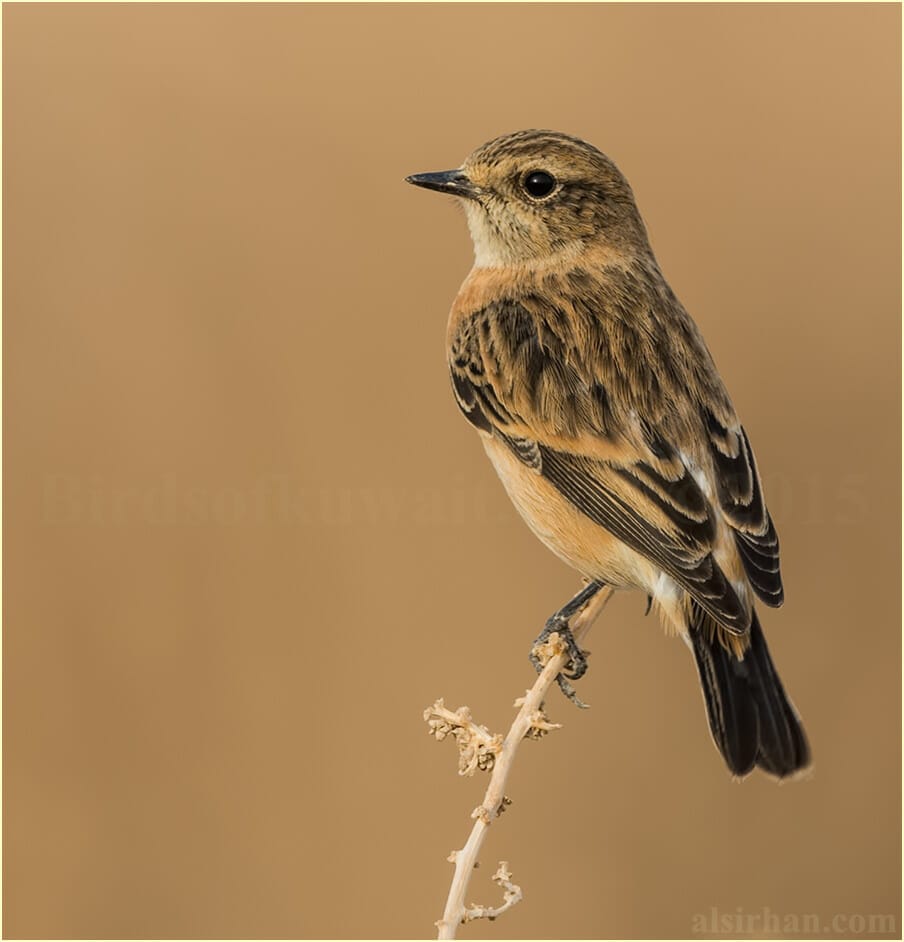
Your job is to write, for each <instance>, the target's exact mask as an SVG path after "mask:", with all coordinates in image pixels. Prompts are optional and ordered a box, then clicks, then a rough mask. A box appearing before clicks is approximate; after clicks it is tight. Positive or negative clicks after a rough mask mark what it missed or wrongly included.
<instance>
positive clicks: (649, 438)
mask: <svg viewBox="0 0 904 942" xmlns="http://www.w3.org/2000/svg"><path fill="white" fill-rule="evenodd" d="M547 326H548V325H547ZM450 369H451V374H452V385H453V388H454V390H455V395H456V398H457V400H458V404H459V406H460V408H461V410H462V412H463V413H464V414H465V416H466V417H467V418H468V420H469V421H470V422H471V423H472V424H473V425H474V426H476V427H477V428H478V429H480V430H482V431H483V432H485V433H487V434H490V435H494V436H496V437H498V438H499V439H500V440H501V441H503V442H505V443H506V444H507V445H508V447H509V448H510V449H511V451H512V452H513V453H514V454H515V455H516V456H517V457H518V459H519V460H520V461H521V462H522V463H523V464H524V465H526V466H527V467H528V468H530V469H531V470H532V471H534V472H535V473H536V474H538V475H541V476H542V477H543V478H545V479H546V480H547V481H549V483H550V484H552V485H553V486H554V487H555V488H556V489H557V490H558V491H559V493H560V494H562V496H563V497H565V498H566V499H567V500H568V501H569V502H570V503H571V504H573V505H574V506H575V507H577V508H578V510H580V511H581V512H582V513H583V514H585V515H586V516H587V517H588V518H589V519H591V520H593V521H594V522H595V523H597V524H599V526H601V527H603V528H604V529H606V530H607V531H608V532H610V533H612V534H613V535H614V536H616V537H617V538H618V539H620V540H621V541H622V542H624V543H625V544H627V545H628V546H630V547H631V548H632V549H634V550H636V551H637V552H638V553H640V554H641V555H642V556H644V557H645V558H646V559H648V560H650V561H651V562H653V563H654V564H656V565H657V566H659V567H660V568H661V569H662V570H663V571H664V572H666V573H667V574H668V575H670V576H671V577H672V578H673V579H674V580H675V581H676V582H677V583H678V584H679V585H681V586H682V587H683V588H685V589H686V590H687V592H688V593H689V594H690V595H691V596H692V597H693V598H694V599H696V600H697V602H698V603H699V604H700V605H701V606H702V607H703V608H704V609H705V610H706V611H708V612H709V613H710V614H711V615H712V616H713V617H714V618H715V619H716V621H718V622H719V624H721V625H723V626H724V627H725V628H726V629H727V630H728V631H730V632H732V633H736V634H743V633H745V632H746V631H747V630H748V629H749V625H750V613H749V610H747V609H746V607H745V606H744V605H743V604H742V603H741V601H740V600H739V598H738V596H737V594H736V592H735V590H734V588H733V587H732V585H731V583H730V582H729V580H728V579H727V578H726V576H725V574H724V573H723V572H722V570H721V569H720V568H719V566H718V564H717V563H716V561H715V559H714V558H713V548H714V543H715V538H716V521H715V514H716V513H717V512H718V511H716V510H715V508H713V507H712V506H711V504H710V503H709V501H708V500H707V498H706V495H705V494H704V493H703V491H702V490H701V488H700V485H699V484H698V482H697V480H696V479H695V476H694V474H693V469H691V468H689V467H688V466H687V464H686V463H685V461H684V459H683V458H682V457H681V454H680V451H679V449H678V448H676V447H674V446H673V445H671V444H669V442H668V441H666V440H664V439H663V438H662V437H661V436H659V435H658V434H651V433H650V430H649V429H646V435H645V438H646V444H645V445H640V446H639V445H638V444H637V440H636V438H635V440H634V441H627V440H625V441H623V442H622V443H621V444H620V445H617V446H615V447H612V448H610V449H609V450H608V451H606V450H605V449H603V450H601V448H600V443H601V441H602V440H603V439H604V438H605V437H606V435H605V429H606V427H607V426H606V423H607V422H608V423H609V429H610V433H612V432H613V431H614V429H613V426H612V410H613V408H616V407H617V406H618V404H617V403H613V402H612V401H611V397H610V396H609V393H608V390H607V388H606V384H605V383H604V382H603V381H602V379H603V378H602V377H601V376H599V375H590V374H588V372H587V370H586V369H584V368H582V366H581V363H580V361H579V359H578V358H577V357H574V356H571V355H570V353H569V351H568V350H567V349H563V348H562V340H561V337H560V336H558V335H557V334H556V333H555V332H549V333H548V334H547V333H546V332H545V331H544V325H543V324H542V323H540V322H538V321H537V319H536V318H535V317H534V316H533V315H532V314H531V312H529V311H527V310H526V309H525V308H524V307H523V306H522V305H520V304H519V303H517V302H496V303H494V304H493V305H491V306H490V307H489V308H484V309H482V310H481V311H479V312H476V313H475V314H474V315H473V316H472V317H470V318H464V319H462V320H461V321H460V322H459V324H458V325H457V329H456V331H455V332H454V333H453V335H452V336H451V338H450ZM635 424H636V423H635ZM609 438H610V439H614V435H613V434H610V435H609ZM740 512H741V511H740V510H737V513H739V514H740ZM739 532H740V531H739Z"/></svg>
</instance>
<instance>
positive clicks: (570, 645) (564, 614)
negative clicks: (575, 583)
mask: <svg viewBox="0 0 904 942" xmlns="http://www.w3.org/2000/svg"><path fill="white" fill-rule="evenodd" d="M603 585H604V583H602V582H591V583H589V584H588V585H586V586H584V588H583V589H581V591H580V592H578V594H577V595H576V596H575V597H574V598H573V599H572V600H571V601H570V602H567V603H566V604H565V605H563V606H562V607H561V608H560V609H559V610H558V611H557V612H556V613H555V615H552V616H550V618H549V619H548V620H547V622H546V627H545V628H544V629H543V630H542V631H541V632H540V634H539V636H538V637H537V639H536V641H534V644H533V647H532V648H531V653H530V662H531V664H533V665H534V669H535V670H536V671H537V673H538V674H539V673H540V671H542V670H543V664H541V663H540V658H539V657H537V655H536V654H535V653H534V651H535V650H536V648H537V647H538V646H539V645H541V644H544V643H545V642H546V641H547V639H548V638H549V636H550V635H551V634H554V633H555V634H558V635H559V637H560V638H561V639H562V640H563V641H564V642H565V646H566V649H567V651H568V656H569V658H570V661H569V663H568V672H567V673H566V672H564V671H563V672H562V673H561V674H559V676H558V677H556V681H557V682H558V684H559V687H560V688H561V690H562V693H564V694H565V696H566V697H568V699H569V700H572V701H574V702H575V703H579V702H580V701H578V700H577V698H576V697H575V693H574V690H573V689H572V687H571V684H569V683H568V681H569V680H579V679H580V678H581V677H583V676H584V674H585V673H586V671H587V655H586V654H584V652H583V651H582V650H581V648H580V647H579V645H578V643H577V641H575V640H574V635H573V634H572V633H571V627H570V625H569V622H570V620H571V618H572V617H573V616H574V615H576V614H577V613H578V612H579V611H580V610H581V609H582V608H583V607H584V606H585V605H586V604H587V603H588V602H589V601H590V600H591V599H592V598H593V596H594V595H596V594H597V592H599V591H600V589H602V588H603Z"/></svg>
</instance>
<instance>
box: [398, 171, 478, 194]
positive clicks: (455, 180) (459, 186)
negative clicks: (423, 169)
mask: <svg viewBox="0 0 904 942" xmlns="http://www.w3.org/2000/svg"><path fill="white" fill-rule="evenodd" d="M405 182H406V183H413V184H414V185H415V186H422V187H424V188H425V189H427V190H437V191H438V192H440V193H448V194H449V195H450V196H461V197H464V198H465V199H475V198H476V196H477V187H475V186H474V184H473V183H471V181H470V180H469V179H468V178H467V177H466V176H465V175H464V174H463V173H462V172H461V170H443V171H442V172H440V173H415V174H413V175H412V176H410V177H405Z"/></svg>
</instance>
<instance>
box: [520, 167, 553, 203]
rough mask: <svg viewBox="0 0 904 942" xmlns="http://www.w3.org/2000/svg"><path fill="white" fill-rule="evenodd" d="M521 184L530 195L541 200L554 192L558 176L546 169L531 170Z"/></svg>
mask: <svg viewBox="0 0 904 942" xmlns="http://www.w3.org/2000/svg"><path fill="white" fill-rule="evenodd" d="M521 185H522V186H523V187H524V189H525V191H526V192H527V195H528V196H532V197H533V198H534V199H535V200H539V199H542V198H543V197H544V196H549V194H550V193H552V191H553V190H554V189H555V186H556V178H555V177H554V176H552V174H549V173H547V172H546V171H545V170H531V172H530V173H529V174H527V176H526V177H525V178H524V180H523V181H522V184H521Z"/></svg>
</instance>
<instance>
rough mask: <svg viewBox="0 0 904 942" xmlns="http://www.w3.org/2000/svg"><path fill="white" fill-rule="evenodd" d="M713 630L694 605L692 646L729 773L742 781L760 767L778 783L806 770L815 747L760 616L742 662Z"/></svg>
mask: <svg viewBox="0 0 904 942" xmlns="http://www.w3.org/2000/svg"><path fill="white" fill-rule="evenodd" d="M713 628H714V626H713V625H711V624H709V616H708V615H706V614H705V613H704V612H702V610H700V609H698V608H697V606H696V605H695V606H694V612H693V624H692V625H691V630H690V637H691V643H692V646H693V651H694V657H695V658H696V660H697V670H698V671H699V673H700V683H701V684H702V686H703V697H704V699H705V700H706V713H707V716H708V717H709V728H710V731H711V732H712V734H713V739H714V740H715V742H716V745H717V746H718V747H719V752H721V753H722V756H723V757H724V759H725V762H726V763H727V764H728V768H729V769H731V771H732V773H733V774H734V775H739V776H740V775H746V774H747V773H748V772H750V771H751V770H752V769H753V767H754V766H759V767H760V768H761V769H763V770H764V771H765V772H768V773H769V774H770V775H775V776H777V777H778V778H784V777H785V776H787V775H791V774H792V773H794V772H797V771H798V770H800V769H803V768H805V767H806V766H807V765H809V764H810V746H809V744H808V743H807V737H806V734H805V733H804V730H803V726H801V722H800V718H799V717H798V715H797V713H796V712H795V710H794V707H793V706H792V705H791V702H790V701H789V700H788V697H787V696H786V695H785V691H784V688H783V687H782V682H781V681H780V680H779V679H778V674H777V673H776V671H775V667H774V666H773V664H772V658H771V657H769V649H768V648H767V647H766V639H765V638H764V637H763V629H762V628H760V623H759V620H758V619H757V617H756V613H755V612H754V615H753V622H752V624H751V626H750V647H749V648H748V649H747V651H746V653H745V654H744V659H743V660H740V661H739V660H738V659H737V657H736V656H735V655H734V654H732V653H731V652H730V651H727V650H726V649H725V648H724V647H723V646H722V644H720V643H719V640H718V638H717V637H716V634H717V632H715V631H714V630H713Z"/></svg>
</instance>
